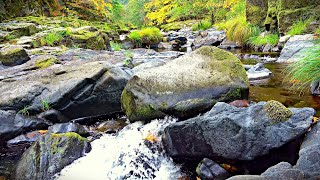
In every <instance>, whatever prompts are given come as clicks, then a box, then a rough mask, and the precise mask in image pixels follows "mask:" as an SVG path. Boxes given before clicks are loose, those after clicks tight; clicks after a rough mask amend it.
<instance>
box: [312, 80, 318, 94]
mask: <svg viewBox="0 0 320 180" xmlns="http://www.w3.org/2000/svg"><path fill="white" fill-rule="evenodd" d="M319 83H320V80H317V81H313V82H312V83H311V86H310V91H311V94H312V95H320V89H319V88H320V84H319Z"/></svg>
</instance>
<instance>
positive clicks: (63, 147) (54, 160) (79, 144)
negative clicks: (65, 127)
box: [14, 132, 90, 180]
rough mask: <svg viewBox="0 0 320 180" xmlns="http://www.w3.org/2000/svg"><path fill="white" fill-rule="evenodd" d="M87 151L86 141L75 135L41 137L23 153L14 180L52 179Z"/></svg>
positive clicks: (87, 144)
mask: <svg viewBox="0 0 320 180" xmlns="http://www.w3.org/2000/svg"><path fill="white" fill-rule="evenodd" d="M89 150H90V145H89V143H88V142H87V140H86V139H85V138H83V137H81V136H80V135H78V134H76V133H72V132H71V133H65V134H47V135H45V136H41V137H40V138H39V139H38V140H37V141H36V142H35V143H34V144H33V145H32V146H31V147H30V148H29V149H27V150H26V151H25V152H24V153H23V155H22V157H21V159H20V161H19V162H18V164H17V167H16V172H15V175H14V176H15V179H17V180H24V179H37V180H47V179H52V178H53V175H54V174H56V173H58V172H60V171H61V170H62V169H63V168H64V167H65V166H67V165H69V164H71V163H72V162H73V161H74V160H76V159H78V158H80V157H81V156H83V155H84V153H85V152H88V151H89Z"/></svg>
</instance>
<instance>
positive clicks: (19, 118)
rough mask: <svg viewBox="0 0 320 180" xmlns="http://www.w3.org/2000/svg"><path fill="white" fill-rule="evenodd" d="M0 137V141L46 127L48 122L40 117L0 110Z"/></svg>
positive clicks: (3, 141)
mask: <svg viewBox="0 0 320 180" xmlns="http://www.w3.org/2000/svg"><path fill="white" fill-rule="evenodd" d="M0 122H1V123H0V139H1V143H5V142H6V141H8V140H10V139H12V138H14V137H16V136H18V135H21V134H23V133H26V132H29V131H32V130H35V129H39V130H40V129H46V128H48V126H49V124H48V122H45V121H43V120H42V119H38V118H34V117H29V116H25V115H22V114H20V113H18V114H16V113H15V112H14V111H2V110H0Z"/></svg>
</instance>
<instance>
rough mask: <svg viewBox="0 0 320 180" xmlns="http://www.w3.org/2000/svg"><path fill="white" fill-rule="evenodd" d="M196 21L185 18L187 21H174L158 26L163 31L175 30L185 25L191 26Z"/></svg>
mask: <svg viewBox="0 0 320 180" xmlns="http://www.w3.org/2000/svg"><path fill="white" fill-rule="evenodd" d="M195 23H197V21H196V20H187V21H176V22H172V23H168V24H164V25H162V26H160V28H161V29H163V30H164V31H177V30H180V29H182V28H185V27H192V25H193V24H195Z"/></svg>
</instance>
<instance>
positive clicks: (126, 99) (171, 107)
mask: <svg viewBox="0 0 320 180" xmlns="http://www.w3.org/2000/svg"><path fill="white" fill-rule="evenodd" d="M218 64H219V65H218ZM247 95H248V79H247V76H246V74H245V70H244V68H243V66H242V65H241V63H240V60H239V59H238V58H236V57H235V56H234V55H233V54H231V53H229V52H226V51H224V50H221V49H218V48H216V47H212V46H211V47H209V46H208V47H202V48H200V49H198V50H196V51H194V52H192V53H190V54H186V55H185V56H182V57H180V58H177V59H175V60H173V61H170V62H168V63H166V64H165V65H162V66H159V67H156V68H151V69H147V70H143V71H140V72H138V73H136V74H135V75H134V76H133V78H131V79H130V81H129V82H128V84H127V85H126V87H125V89H124V91H123V93H122V96H121V101H122V107H123V109H124V111H125V113H126V114H127V116H128V118H129V119H130V121H137V120H142V121H144V120H151V119H154V118H160V117H164V116H166V115H168V114H169V115H174V116H178V117H188V116H189V117H190V116H195V115H197V114H199V113H201V112H204V111H206V110H208V109H210V108H211V107H212V106H213V105H214V104H215V102H217V101H230V102H231V101H233V100H235V99H246V98H247Z"/></svg>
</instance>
